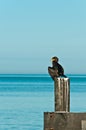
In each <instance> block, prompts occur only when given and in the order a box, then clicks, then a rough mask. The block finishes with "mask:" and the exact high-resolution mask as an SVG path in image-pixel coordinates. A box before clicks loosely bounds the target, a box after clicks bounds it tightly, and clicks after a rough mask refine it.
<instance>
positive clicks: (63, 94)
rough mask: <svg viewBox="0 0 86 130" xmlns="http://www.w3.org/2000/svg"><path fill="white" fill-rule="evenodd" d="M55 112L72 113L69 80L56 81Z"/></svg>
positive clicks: (59, 79) (58, 79)
mask: <svg viewBox="0 0 86 130" xmlns="http://www.w3.org/2000/svg"><path fill="white" fill-rule="evenodd" d="M54 95H55V111H66V112H69V111H70V81H69V78H55V80H54Z"/></svg>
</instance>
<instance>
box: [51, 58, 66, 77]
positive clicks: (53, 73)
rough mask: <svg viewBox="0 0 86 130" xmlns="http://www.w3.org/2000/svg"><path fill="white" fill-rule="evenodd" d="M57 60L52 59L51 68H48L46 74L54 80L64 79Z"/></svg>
mask: <svg viewBox="0 0 86 130" xmlns="http://www.w3.org/2000/svg"><path fill="white" fill-rule="evenodd" d="M58 61H59V59H58V58H57V57H56V56H55V57H52V67H48V73H49V74H50V76H51V77H52V79H53V80H54V79H55V77H60V76H61V77H65V78H66V76H65V75H64V69H63V67H62V66H61V65H60V64H59V63H58Z"/></svg>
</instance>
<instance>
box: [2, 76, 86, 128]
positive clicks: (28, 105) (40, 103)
mask: <svg viewBox="0 0 86 130" xmlns="http://www.w3.org/2000/svg"><path fill="white" fill-rule="evenodd" d="M68 77H69V78H70V111H71V112H86V103H85V100H86V75H68ZM53 86H54V82H53V80H52V79H51V78H50V76H49V75H47V74H29V75H5V74H3V75H0V130H43V123H44V122H43V120H44V119H43V116H44V115H43V113H44V112H50V111H51V112H52V111H54V87H53Z"/></svg>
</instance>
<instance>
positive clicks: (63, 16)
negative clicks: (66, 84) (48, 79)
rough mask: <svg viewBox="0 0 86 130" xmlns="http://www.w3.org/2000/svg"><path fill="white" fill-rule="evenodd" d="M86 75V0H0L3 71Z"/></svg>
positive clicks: (0, 64) (0, 46)
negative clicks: (57, 69)
mask: <svg viewBox="0 0 86 130" xmlns="http://www.w3.org/2000/svg"><path fill="white" fill-rule="evenodd" d="M53 56H57V57H59V63H60V64H61V65H62V66H63V67H64V70H65V73H66V74H72V73H75V74H76V73H77V74H86V0H0V73H1V74H10V73H11V74H12V73H15V74H23V73H24V74H31V73H48V72H47V67H48V66H51V65H52V64H51V57H53Z"/></svg>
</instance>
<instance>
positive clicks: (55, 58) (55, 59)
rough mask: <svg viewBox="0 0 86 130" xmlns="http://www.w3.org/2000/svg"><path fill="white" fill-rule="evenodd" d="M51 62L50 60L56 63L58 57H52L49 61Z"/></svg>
mask: <svg viewBox="0 0 86 130" xmlns="http://www.w3.org/2000/svg"><path fill="white" fill-rule="evenodd" d="M51 60H52V62H53V61H55V62H58V61H59V58H58V57H56V56H54V57H52V59H51Z"/></svg>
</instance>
